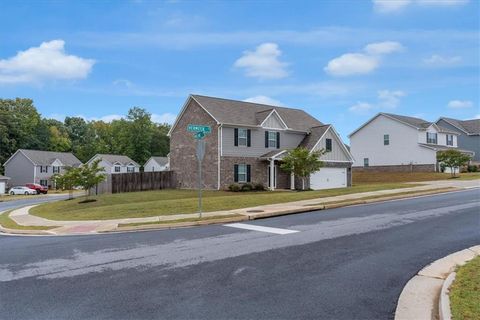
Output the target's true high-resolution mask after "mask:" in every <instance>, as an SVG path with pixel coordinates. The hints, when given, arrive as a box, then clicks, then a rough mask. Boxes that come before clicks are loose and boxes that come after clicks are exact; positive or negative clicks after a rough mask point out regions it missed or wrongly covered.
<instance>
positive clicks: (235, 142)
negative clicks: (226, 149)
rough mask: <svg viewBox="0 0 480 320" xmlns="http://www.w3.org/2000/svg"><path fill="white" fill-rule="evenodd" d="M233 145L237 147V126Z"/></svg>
mask: <svg viewBox="0 0 480 320" xmlns="http://www.w3.org/2000/svg"><path fill="white" fill-rule="evenodd" d="M233 145H234V146H235V147H238V128H235V134H234V142H233Z"/></svg>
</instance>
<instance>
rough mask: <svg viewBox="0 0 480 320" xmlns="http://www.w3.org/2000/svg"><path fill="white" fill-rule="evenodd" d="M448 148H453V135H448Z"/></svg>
mask: <svg viewBox="0 0 480 320" xmlns="http://www.w3.org/2000/svg"><path fill="white" fill-rule="evenodd" d="M447 146H453V134H447Z"/></svg>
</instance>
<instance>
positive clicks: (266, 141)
mask: <svg viewBox="0 0 480 320" xmlns="http://www.w3.org/2000/svg"><path fill="white" fill-rule="evenodd" d="M265 148H268V131H265Z"/></svg>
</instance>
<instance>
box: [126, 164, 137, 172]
mask: <svg viewBox="0 0 480 320" xmlns="http://www.w3.org/2000/svg"><path fill="white" fill-rule="evenodd" d="M127 172H128V173H132V172H135V166H132V165H128V166H127Z"/></svg>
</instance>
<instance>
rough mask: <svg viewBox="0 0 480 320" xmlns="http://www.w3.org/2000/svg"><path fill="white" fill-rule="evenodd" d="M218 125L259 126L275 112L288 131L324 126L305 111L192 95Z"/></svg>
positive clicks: (304, 130)
mask: <svg viewBox="0 0 480 320" xmlns="http://www.w3.org/2000/svg"><path fill="white" fill-rule="evenodd" d="M191 97H192V98H193V99H194V100H195V101H197V102H198V103H199V104H200V105H201V107H202V108H204V109H205V110H206V111H207V112H208V113H209V114H210V115H211V116H212V117H213V118H214V119H215V120H216V121H217V122H218V123H223V124H235V125H245V126H252V127H254V126H259V125H260V124H261V123H262V122H263V121H264V120H265V119H266V118H267V117H268V115H269V114H270V113H271V112H272V110H275V111H276V112H277V113H278V115H279V116H280V118H281V119H282V120H283V121H284V122H285V124H286V125H287V127H288V129H291V130H296V131H303V132H307V131H308V130H309V128H311V127H315V126H319V125H322V123H321V122H320V121H318V120H317V119H315V118H314V117H312V116H311V115H309V114H308V113H306V112H305V111H303V110H300V109H293V108H285V107H279V106H272V105H266V104H260V103H252V102H245V101H238V100H230V99H223V98H215V97H207V96H201V95H191Z"/></svg>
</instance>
